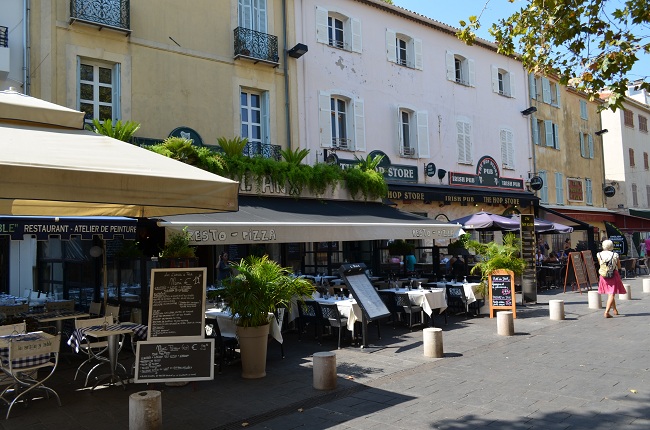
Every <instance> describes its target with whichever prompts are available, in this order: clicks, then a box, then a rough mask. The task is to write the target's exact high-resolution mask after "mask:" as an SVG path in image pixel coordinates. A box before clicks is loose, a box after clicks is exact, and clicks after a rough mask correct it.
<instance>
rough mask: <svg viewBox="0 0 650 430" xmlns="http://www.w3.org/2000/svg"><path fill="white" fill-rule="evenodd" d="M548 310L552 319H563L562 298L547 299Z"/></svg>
mask: <svg viewBox="0 0 650 430" xmlns="http://www.w3.org/2000/svg"><path fill="white" fill-rule="evenodd" d="M590 292H591V291H590ZM548 311H549V316H550V318H551V319H552V320H553V321H561V320H563V319H564V300H549V301H548Z"/></svg>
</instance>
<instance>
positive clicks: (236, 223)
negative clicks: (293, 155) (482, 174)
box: [158, 196, 460, 245]
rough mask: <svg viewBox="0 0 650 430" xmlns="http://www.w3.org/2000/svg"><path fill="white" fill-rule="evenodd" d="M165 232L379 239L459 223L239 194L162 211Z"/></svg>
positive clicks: (205, 236) (375, 208) (250, 238)
mask: <svg viewBox="0 0 650 430" xmlns="http://www.w3.org/2000/svg"><path fill="white" fill-rule="evenodd" d="M158 225H160V226H164V227H165V229H166V234H169V233H173V232H179V231H182V230H183V228H185V227H187V231H188V232H190V234H191V235H192V243H193V244H194V245H226V244H253V243H258V244H264V243H292V242H322V241H355V240H381V239H450V238H454V237H457V236H458V235H459V231H460V226H459V225H455V224H447V223H440V222H438V221H434V220H432V219H429V218H425V217H422V216H419V215H415V214H411V213H408V212H404V211H400V210H398V209H395V208H393V207H390V206H387V205H384V204H382V203H374V202H372V203H371V202H352V201H334V200H316V199H292V198H268V197H252V196H251V197H247V196H240V197H239V212H236V213H213V214H195V215H178V216H165V217H163V219H162V220H161V221H160V222H159V223H158Z"/></svg>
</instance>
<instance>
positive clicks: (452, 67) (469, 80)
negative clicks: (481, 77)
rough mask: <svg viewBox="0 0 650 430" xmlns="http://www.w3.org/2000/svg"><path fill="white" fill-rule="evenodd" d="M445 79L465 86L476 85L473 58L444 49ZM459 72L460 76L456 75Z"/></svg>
mask: <svg viewBox="0 0 650 430" xmlns="http://www.w3.org/2000/svg"><path fill="white" fill-rule="evenodd" d="M445 63H446V66H447V80H448V81H451V82H453V83H455V84H458V85H462V86H465V87H475V86H476V73H475V71H474V60H472V59H471V58H469V57H467V56H465V55H463V54H461V53H458V52H454V51H446V53H445ZM458 73H460V77H459V76H458Z"/></svg>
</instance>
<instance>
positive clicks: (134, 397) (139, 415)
mask: <svg viewBox="0 0 650 430" xmlns="http://www.w3.org/2000/svg"><path fill="white" fill-rule="evenodd" d="M159 429H162V397H161V395H160V391H154V390H148V391H140V392H138V393H134V394H131V395H130V396H129V430H159Z"/></svg>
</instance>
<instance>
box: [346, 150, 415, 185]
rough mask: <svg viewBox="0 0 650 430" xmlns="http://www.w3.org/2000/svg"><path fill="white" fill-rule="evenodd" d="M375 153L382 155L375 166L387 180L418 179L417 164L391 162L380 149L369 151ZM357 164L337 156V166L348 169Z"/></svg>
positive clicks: (408, 180)
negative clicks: (408, 164) (379, 161)
mask: <svg viewBox="0 0 650 430" xmlns="http://www.w3.org/2000/svg"><path fill="white" fill-rule="evenodd" d="M373 153H374V154H375V155H382V154H383V155H384V158H383V159H382V161H381V163H379V166H377V169H376V170H377V171H378V172H380V173H382V174H383V175H384V179H386V180H387V181H399V182H417V181H418V168H417V166H407V165H402V164H392V163H391V162H390V159H389V158H388V156H386V155H385V154H384V153H383V152H381V151H373V152H371V153H370V155H372V154H373ZM357 164H359V162H358V161H357V160H346V159H342V158H339V166H340V167H341V169H349V168H351V167H353V166H356V165H357Z"/></svg>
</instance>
